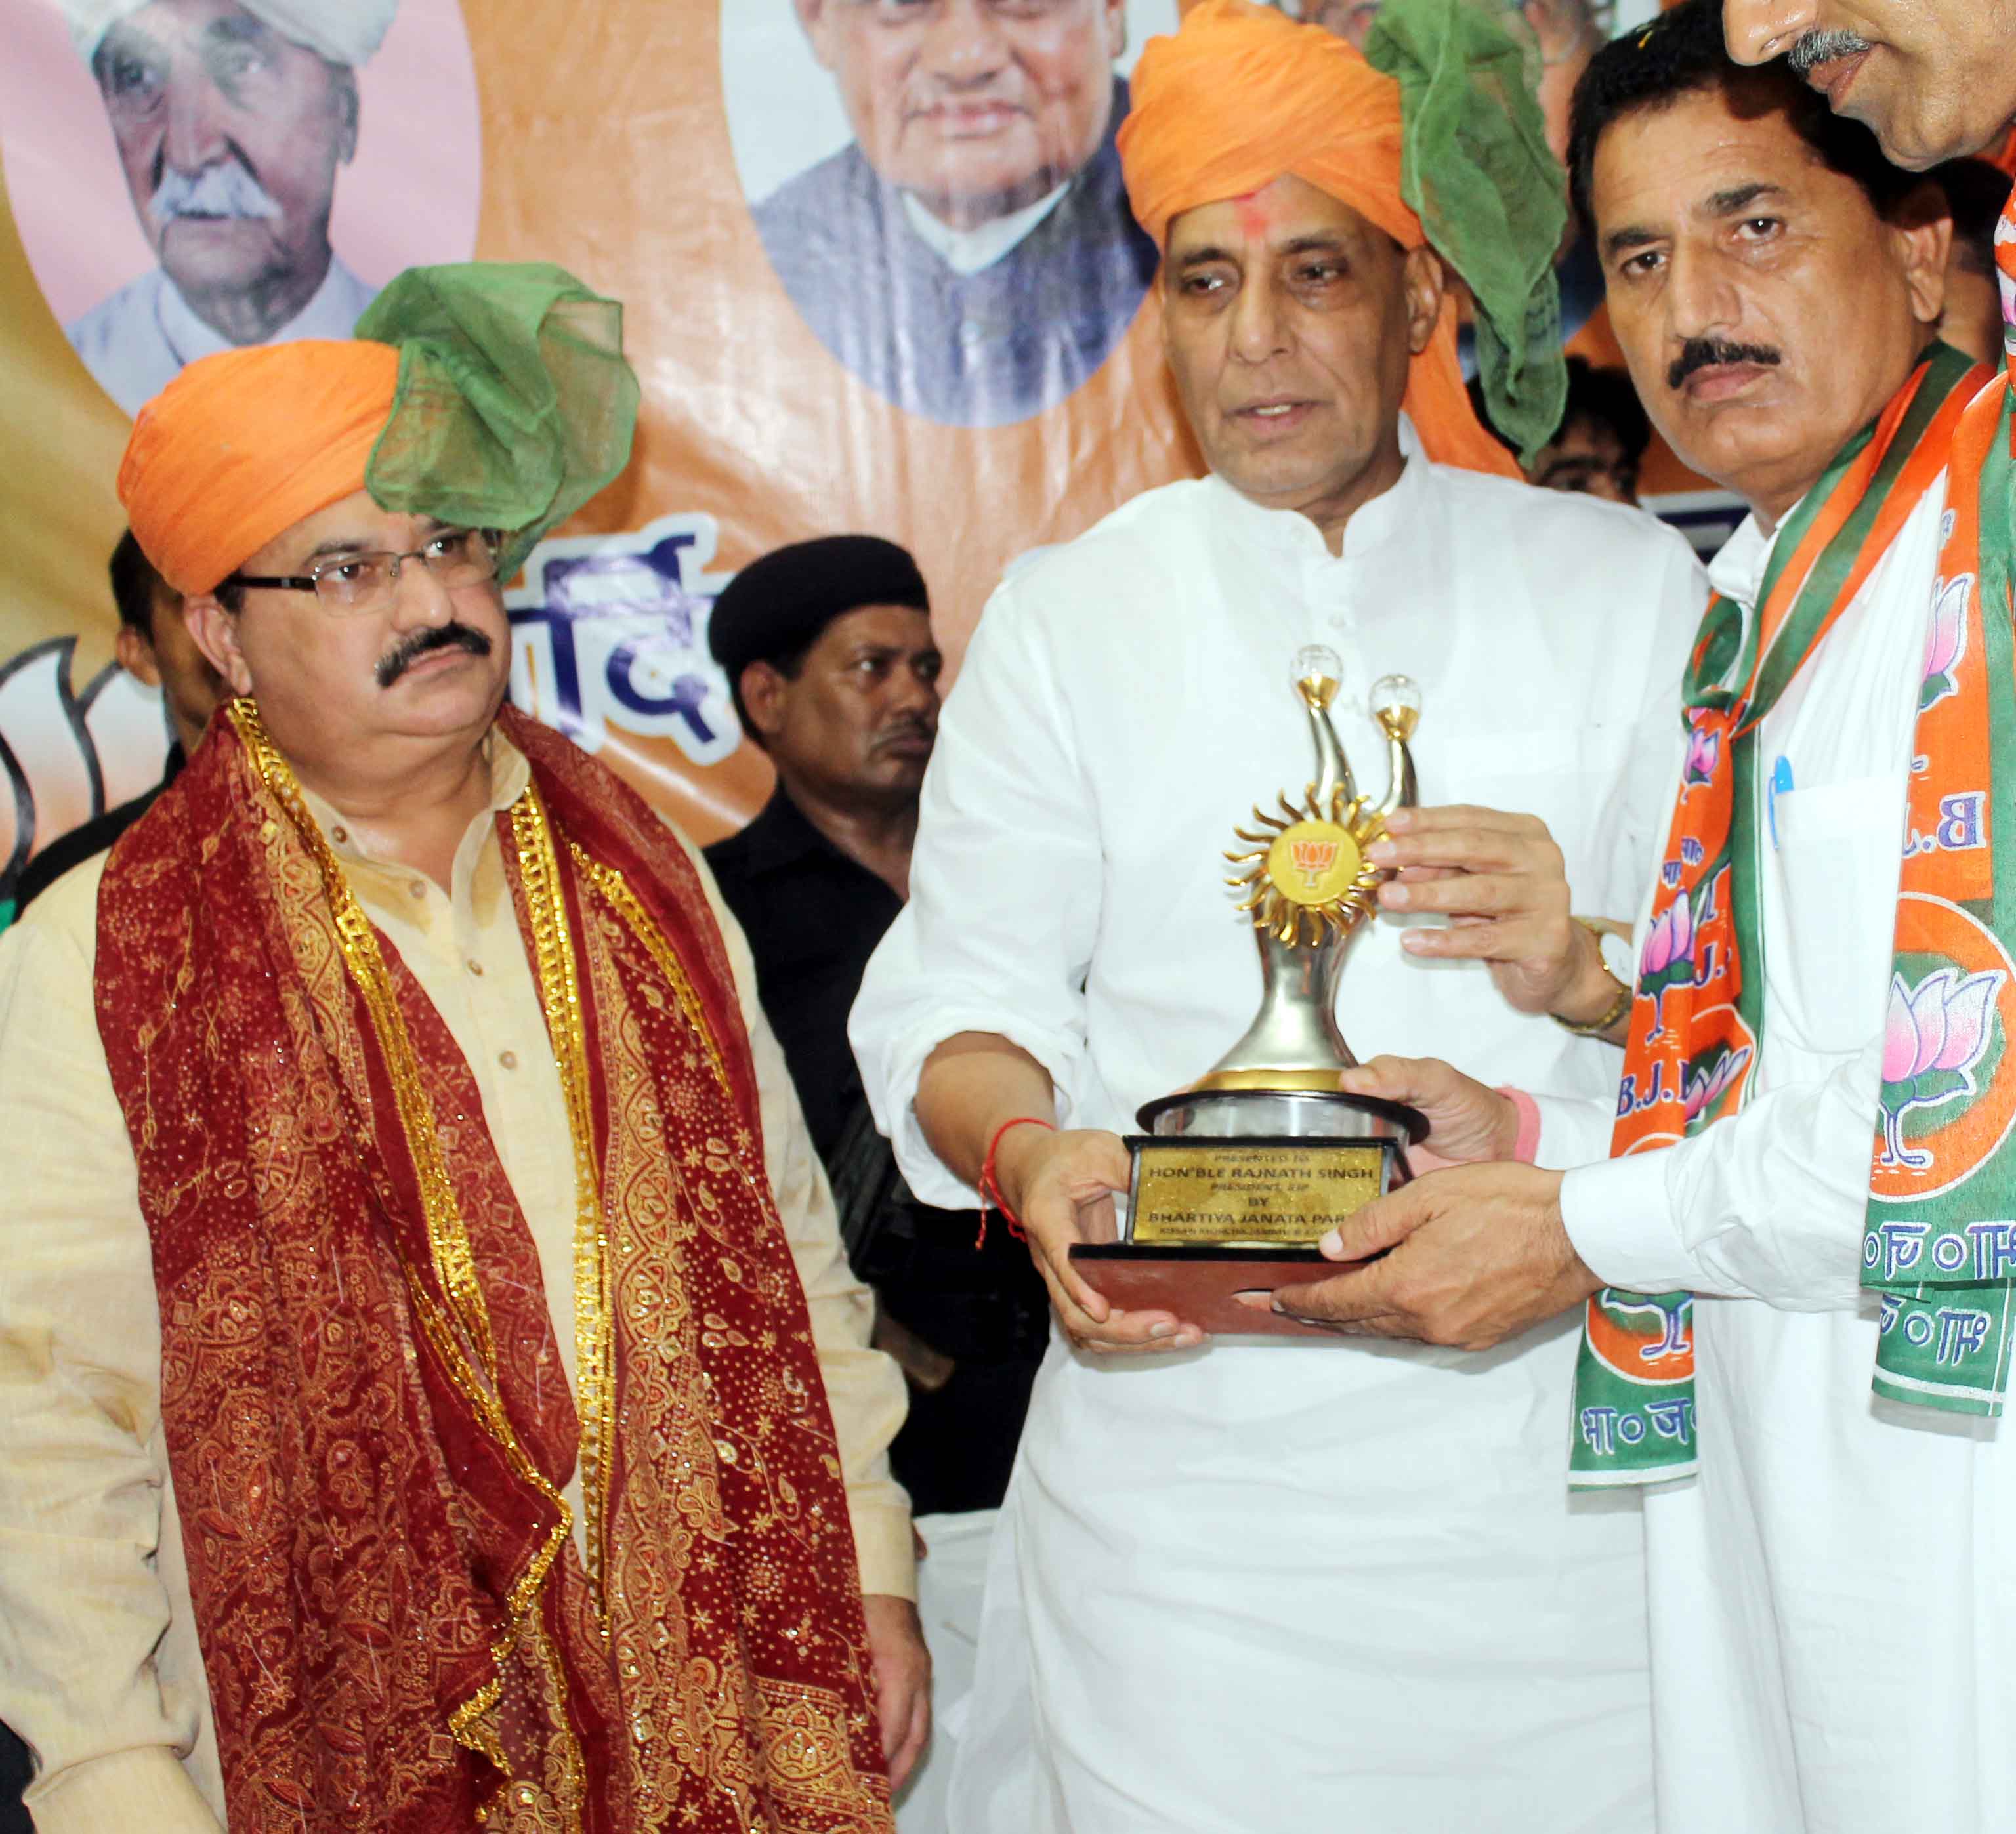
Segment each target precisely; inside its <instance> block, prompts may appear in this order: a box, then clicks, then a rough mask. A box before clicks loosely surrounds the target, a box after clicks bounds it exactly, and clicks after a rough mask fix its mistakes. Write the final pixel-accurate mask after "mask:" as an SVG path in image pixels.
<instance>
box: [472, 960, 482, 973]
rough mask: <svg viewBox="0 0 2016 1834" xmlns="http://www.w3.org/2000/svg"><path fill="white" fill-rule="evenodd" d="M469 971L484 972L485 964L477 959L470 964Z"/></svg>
mask: <svg viewBox="0 0 2016 1834" xmlns="http://www.w3.org/2000/svg"><path fill="white" fill-rule="evenodd" d="M469 972H470V973H471V974H481V973H482V972H483V964H482V963H481V962H477V961H472V962H470V965H469Z"/></svg>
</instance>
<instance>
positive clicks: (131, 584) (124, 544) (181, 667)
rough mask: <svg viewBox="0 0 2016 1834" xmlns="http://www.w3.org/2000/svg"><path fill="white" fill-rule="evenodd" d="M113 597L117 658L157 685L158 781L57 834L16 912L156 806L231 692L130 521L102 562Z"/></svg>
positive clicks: (31, 866) (17, 894) (18, 896)
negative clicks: (161, 756) (161, 742)
mask: <svg viewBox="0 0 2016 1834" xmlns="http://www.w3.org/2000/svg"><path fill="white" fill-rule="evenodd" d="M109 571H110V574H111V578H112V602H113V604H114V605H116V606H117V607H118V609H119V636H118V649H119V663H120V666H121V667H122V668H124V670H125V671H126V672H127V674H129V675H131V676H132V677H133V678H134V679H135V681H142V682H144V683H145V684H146V685H147V686H148V687H149V688H158V689H160V691H161V701H162V705H163V707H164V709H165V710H166V713H167V724H168V731H169V733H170V735H171V743H170V744H169V746H168V755H167V763H166V765H165V767H164V769H163V771H162V773H161V781H160V782H159V783H157V784H156V785H155V786H153V788H152V789H148V790H146V791H144V792H142V793H141V794H140V795H139V796H136V797H134V798H133V799H132V800H131V801H130V802H124V803H121V804H120V805H119V806H118V807H117V808H112V809H107V810H106V811H105V813H104V814H103V815H99V816H97V817H95V818H94V819H92V820H91V821H88V822H85V823H83V824H82V825H81V826H79V827H76V828H73V829H71V830H70V832H68V833H67V834H60V835H59V836H56V839H55V840H52V841H51V842H50V843H49V845H48V846H47V847H44V848H43V849H42V850H41V852H40V853H38V854H36V855H35V857H34V858H33V859H32V860H31V861H29V862H28V864H27V866H26V867H25V868H23V871H22V873H21V877H20V882H19V883H17V884H16V886H15V888H14V914H15V915H16V916H18V915H20V913H21V912H23V911H25V910H26V909H27V908H28V906H29V905H30V904H31V903H32V902H33V901H34V900H35V899H36V898H37V897H40V896H41V894H42V893H43V892H44V891H45V890H48V889H49V886H52V885H53V884H55V883H56V880H57V879H60V878H61V877H62V876H63V874H64V873H66V872H68V871H69V870H70V868H71V867H73V866H74V865H77V864H78V863H79V862H80V861H85V860H88V859H89V858H91V857H92V854H102V853H103V852H104V851H105V850H106V848H107V847H110V846H111V844H112V843H113V842H114V841H115V840H117V839H118V838H119V837H120V836H121V835H122V834H124V832H126V830H127V829H129V828H131V826H132V825H133V824H134V823H135V822H137V821H139V818H141V817H142V815H145V814H146V812H147V811H148V810H149V809H150V808H152V807H153V806H154V798H155V797H157V796H159V795H160V793H161V792H162V791H163V790H164V789H166V788H167V786H168V785H169V784H170V783H171V782H174V781H175V774H176V772H178V771H180V770H181V769H182V766H183V764H185V763H186V762H187V761H188V759H189V753H191V752H193V750H196V741H197V740H198V739H200V738H202V736H203V728H205V727H206V726H207V725H209V724H210V716H211V714H213V713H214V712H215V711H216V710H217V708H218V703H219V702H221V701H223V700H226V699H229V698H230V690H229V689H228V688H226V687H225V683H224V678H223V677H222V676H221V675H220V674H218V672H217V671H216V669H215V668H214V667H212V666H211V660H210V658H209V657H208V656H205V655H204V654H203V651H202V649H200V647H199V646H198V645H197V643H196V638H194V637H193V636H192V635H190V634H189V625H188V624H187V622H186V621H185V620H184V618H183V617H182V594H181V593H179V592H177V591H176V590H175V588H174V587H172V586H171V585H170V584H168V582H167V581H166V580H164V579H163V578H162V577H161V576H160V574H158V573H157V572H156V571H155V570H154V565H153V562H152V561H150V560H149V559H148V558H147V557H146V555H144V554H143V553H142V552H140V544H139V541H136V540H135V538H134V535H133V531H132V530H131V529H128V530H127V531H126V532H125V533H124V534H123V535H121V537H120V538H119V541H118V544H117V546H115V547H114V548H113V550H112V561H111V565H110V568H109Z"/></svg>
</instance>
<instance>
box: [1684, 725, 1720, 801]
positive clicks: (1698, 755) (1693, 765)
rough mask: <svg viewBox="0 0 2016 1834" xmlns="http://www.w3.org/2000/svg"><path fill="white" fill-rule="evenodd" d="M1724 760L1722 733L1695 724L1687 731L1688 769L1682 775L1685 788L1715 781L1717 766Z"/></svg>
mask: <svg viewBox="0 0 2016 1834" xmlns="http://www.w3.org/2000/svg"><path fill="white" fill-rule="evenodd" d="M1721 762H1722V734H1721V732H1719V731H1716V730H1709V729H1705V728H1701V727H1700V726H1694V727H1692V728H1690V729H1689V731H1688V733H1687V769H1686V770H1685V771H1683V773H1682V775H1681V779H1680V781H1681V785H1682V787H1683V788H1685V789H1691V788H1693V786H1694V785H1695V784H1697V783H1712V782H1714V781H1715V767H1716V766H1717V765H1718V764H1720V763H1721Z"/></svg>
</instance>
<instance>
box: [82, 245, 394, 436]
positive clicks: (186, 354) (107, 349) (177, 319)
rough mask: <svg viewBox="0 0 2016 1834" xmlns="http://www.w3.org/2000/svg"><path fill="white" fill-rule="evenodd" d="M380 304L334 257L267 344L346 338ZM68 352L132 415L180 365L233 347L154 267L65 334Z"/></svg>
mask: <svg viewBox="0 0 2016 1834" xmlns="http://www.w3.org/2000/svg"><path fill="white" fill-rule="evenodd" d="M376 297H378V289H377V288H376V287H375V286H365V284H364V282H362V281H361V280H359V279H358V278H357V276H356V275H355V274H353V273H351V271H350V270H349V269H348V268H346V267H345V266H344V264H342V262H340V261H338V260H337V258H336V257H334V256H333V255H332V256H330V257H329V272H327V273H326V274H325V275H323V276H322V285H321V286H319V287H317V288H316V289H315V292H314V293H313V294H312V295H311V297H310V298H309V300H308V304H306V305H304V307H301V310H300V311H298V312H297V313H296V314H295V315H293V318H290V319H289V320H288V321H287V322H286V324H284V325H282V326H281V327H280V328H279V330H277V331H276V332H275V333H273V335H272V336H271V337H269V338H267V339H266V340H264V341H265V342H266V343H289V342H290V341H291V340H293V339H295V338H297V337H338V338H340V337H347V336H350V333H351V328H352V327H353V326H354V325H355V324H356V323H357V320H358V315H360V314H361V313H362V311H363V310H364V308H365V307H366V306H368V305H369V304H370V303H371V302H372V301H373V300H374V299H376ZM63 335H64V336H66V337H67V338H68V339H69V340H70V347H71V348H72V349H73V350H74V351H76V352H77V354H78V355H79V356H80V357H81V358H83V359H84V366H85V368H86V369H88V370H89V371H90V372H91V373H92V376H93V377H94V378H95V379H96V381H97V383H98V386H99V387H100V388H102V389H103V390H105V392H106V394H108V395H110V397H112V398H113V401H117V403H118V404H119V405H120V406H121V407H122V408H124V409H125V410H126V412H128V414H137V413H139V411H140V409H141V408H142V407H143V406H145V405H146V403H148V402H149V401H152V400H153V398H154V397H155V396H157V394H160V392H161V390H163V389H164V388H166V387H167V386H168V384H169V383H171V382H173V381H174V380H175V378H176V377H177V376H179V375H180V374H181V373H182V369H183V367H184V365H186V364H190V363H193V362H194V361H196V358H199V357H211V356H214V355H215V354H217V353H218V351H229V350H233V349H236V346H235V345H234V344H233V343H232V342H231V340H229V338H227V337H225V336H223V334H222V333H220V332H218V330H217V329H215V328H214V326H212V325H207V324H205V323H204V322H203V320H202V319H200V318H198V317H197V316H196V314H195V313H194V312H193V311H190V309H189V301H188V300H185V299H184V298H183V297H182V294H181V293H179V292H178V291H177V289H176V287H175V282H173V281H172V280H171V279H169V278H168V277H167V275H165V274H164V273H163V272H161V270H160V268H149V269H148V271H147V272H146V273H144V274H142V275H141V276H140V278H139V279H137V280H135V281H131V282H128V284H127V285H126V286H122V287H121V288H120V289H119V290H118V291H117V293H113V294H111V295H110V297H107V298H105V299H102V300H99V302H98V304H96V305H95V306H93V307H92V308H91V310H90V311H88V312H86V313H85V315H84V316H83V317H82V318H77V319H74V320H72V321H71V322H70V324H68V325H65V326H64V327H63Z"/></svg>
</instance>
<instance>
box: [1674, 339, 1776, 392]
mask: <svg viewBox="0 0 2016 1834" xmlns="http://www.w3.org/2000/svg"><path fill="white" fill-rule="evenodd" d="M1784 360H1785V359H1784V357H1783V356H1781V355H1780V354H1779V353H1778V352H1777V351H1774V350H1773V349H1772V348H1771V347H1770V346H1769V344H1745V343H1728V342H1726V340H1723V339H1722V338H1719V337H1690V338H1689V339H1688V340H1687V342H1686V343H1684V344H1683V345H1682V346H1681V347H1680V354H1679V355H1678V356H1677V357H1676V358H1674V359H1673V360H1672V362H1671V363H1670V364H1669V365H1668V366H1667V369H1666V387H1669V388H1671V389H1676V388H1678V387H1679V386H1680V384H1681V383H1683V382H1685V381H1686V380H1687V378H1688V377H1689V376H1691V375H1693V374H1694V372H1695V371H1696V370H1697V369H1715V368H1716V367H1718V366H1719V365H1721V364H1724V363H1760V364H1762V365H1764V367H1765V368H1766V369H1776V368H1777V366H1778V365H1780V363H1782V362H1784Z"/></svg>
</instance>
